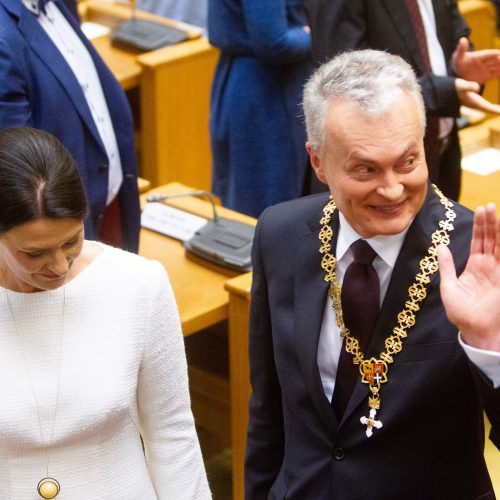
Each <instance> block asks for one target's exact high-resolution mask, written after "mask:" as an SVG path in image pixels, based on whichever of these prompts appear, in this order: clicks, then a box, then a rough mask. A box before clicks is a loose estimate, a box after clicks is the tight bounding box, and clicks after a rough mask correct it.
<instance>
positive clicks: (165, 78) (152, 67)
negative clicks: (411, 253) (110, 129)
mask: <svg viewBox="0 0 500 500" xmlns="http://www.w3.org/2000/svg"><path fill="white" fill-rule="evenodd" d="M79 12H80V16H81V19H82V21H90V22H95V23H99V24H102V25H105V26H107V27H109V28H110V29H111V30H114V29H116V28H117V27H118V26H119V25H120V24H121V23H122V22H123V21H124V20H127V19H129V18H130V16H131V9H130V7H128V6H126V5H123V4H118V3H109V2H104V1H98V0H84V1H83V2H81V3H80V4H79ZM137 17H138V18H144V19H149V20H154V21H156V22H160V23H163V24H167V25H171V26H174V27H177V28H181V29H186V30H187V31H188V34H189V38H190V39H189V40H188V41H186V42H182V43H179V44H176V45H172V46H169V47H163V48H160V49H157V50H153V51H150V52H144V53H137V52H133V51H128V50H124V49H122V48H118V47H115V46H113V45H112V44H111V41H110V39H109V36H108V35H104V36H100V37H98V38H95V39H93V40H92V43H93V44H94V46H95V47H96V49H97V51H98V52H99V54H100V55H101V57H102V58H103V59H104V61H105V62H106V64H107V65H108V66H109V67H110V69H111V71H112V72H113V74H114V75H115V77H116V78H117V80H118V81H119V82H120V84H121V85H122V87H123V89H124V90H126V91H128V92H129V93H134V92H136V91H138V94H139V96H138V109H137V110H136V113H135V114H136V115H138V116H136V119H137V118H138V123H137V125H138V133H137V137H136V147H137V151H138V160H139V171H140V175H141V177H144V178H145V179H147V180H149V181H150V182H151V183H152V185H153V186H158V185H161V184H165V183H167V182H174V181H175V182H182V183H184V184H187V185H195V186H197V187H198V188H199V189H210V182H211V153H210V137H209V128H208V126H209V113H210V89H211V84H212V75H213V72H214V69H215V64H216V62H217V58H218V51H217V49H215V48H213V47H212V46H210V44H209V43H208V40H207V39H206V38H205V37H202V30H201V29H200V28H196V27H194V26H189V25H186V24H184V23H178V22H175V21H171V20H168V19H165V18H163V17H160V16H155V15H153V14H148V13H145V12H138V13H137Z"/></svg>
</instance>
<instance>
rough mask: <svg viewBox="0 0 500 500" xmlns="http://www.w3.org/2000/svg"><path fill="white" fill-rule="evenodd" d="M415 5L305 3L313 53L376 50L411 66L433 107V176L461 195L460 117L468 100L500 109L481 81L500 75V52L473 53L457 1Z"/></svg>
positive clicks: (391, 0)
mask: <svg viewBox="0 0 500 500" xmlns="http://www.w3.org/2000/svg"><path fill="white" fill-rule="evenodd" d="M410 4H412V0H306V10H307V13H308V18H309V24H310V27H311V35H312V50H313V58H314V59H315V60H316V62H319V63H323V62H325V61H327V60H328V59H330V58H331V57H333V56H334V55H335V54H338V53H340V52H342V51H345V50H351V49H365V48H371V49H377V50H385V51H388V52H390V53H392V54H397V55H399V56H401V57H402V58H403V59H404V60H405V61H407V62H408V63H409V64H411V66H412V68H413V69H414V71H415V72H416V74H417V76H418V77H419V83H420V85H421V87H422V92H423V95H424V101H425V106H426V110H427V125H428V130H427V136H426V142H425V151H426V156H427V164H428V166H429V172H430V178H431V181H432V182H435V183H436V184H437V185H438V186H439V187H440V189H441V190H442V191H443V192H444V194H445V195H446V196H449V197H451V198H452V199H454V200H458V197H459V194H460V179H461V166H460V160H461V152H460V144H459V139H458V133H457V126H456V123H455V119H456V118H457V117H459V116H460V105H461V104H464V105H466V106H469V107H472V108H477V109H481V110H484V111H488V112H492V113H498V112H499V111H500V107H499V106H496V105H493V104H491V103H489V102H488V101H486V100H485V99H483V98H482V97H481V96H480V94H479V91H480V85H482V84H484V83H485V82H487V81H488V80H490V79H492V78H497V77H498V76H499V75H500V62H499V61H500V51H498V50H482V51H476V52H470V51H469V50H468V49H469V43H468V40H467V37H468V36H469V34H470V30H469V27H468V26H467V24H466V22H465V20H464V19H463V17H462V16H461V15H460V13H459V11H458V7H457V2H456V0H446V1H444V0H413V9H411V8H410V7H409V5H410ZM410 10H413V14H410ZM416 26H417V27H416ZM439 118H441V119H440V120H439Z"/></svg>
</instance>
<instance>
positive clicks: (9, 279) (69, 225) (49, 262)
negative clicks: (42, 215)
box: [0, 219, 84, 293]
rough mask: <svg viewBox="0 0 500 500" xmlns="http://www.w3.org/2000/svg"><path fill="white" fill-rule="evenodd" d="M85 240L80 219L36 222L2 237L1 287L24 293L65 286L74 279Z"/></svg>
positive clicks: (24, 225) (18, 227) (0, 238)
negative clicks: (75, 265) (75, 263)
mask: <svg viewBox="0 0 500 500" xmlns="http://www.w3.org/2000/svg"><path fill="white" fill-rule="evenodd" d="M83 238H84V231H83V221H81V220H78V219H37V220H34V221H31V222H27V223H25V224H21V225H19V226H16V227H14V228H12V229H10V230H9V231H7V232H5V233H3V234H2V235H1V236H0V269H1V278H2V281H3V282H2V283H1V285H3V286H5V287H6V288H8V289H10V290H14V291H17V292H25V293H30V292H39V291H44V290H54V289H55V288H58V287H60V286H62V285H63V284H64V283H66V282H67V281H68V279H70V278H71V268H72V266H73V263H74V261H75V259H77V257H78V256H79V255H80V252H81V250H82V245H83Z"/></svg>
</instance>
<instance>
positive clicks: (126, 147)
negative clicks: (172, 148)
mask: <svg viewBox="0 0 500 500" xmlns="http://www.w3.org/2000/svg"><path fill="white" fill-rule="evenodd" d="M73 3H74V2H73ZM0 82H1V85H0V128H6V127H12V126H31V127H35V128H40V129H43V130H45V131H47V132H50V133H52V134H53V135H55V136H56V137H57V138H58V139H59V140H60V141H61V142H62V143H63V145H64V146H65V147H66V148H67V149H68V150H69V152H70V153H71V155H72V156H73V157H74V158H75V160H76V162H77V165H78V169H79V172H80V176H81V178H82V181H83V184H84V187H85V193H86V195H87V198H88V203H89V211H90V214H89V217H88V218H87V220H86V221H85V235H86V237H87V239H100V240H102V241H105V242H108V243H111V244H114V245H116V246H121V247H123V248H125V249H127V250H130V251H133V252H137V250H138V245H139V230H140V207H139V193H138V188H137V168H136V162H135V148H134V127H133V123H132V113H131V111H130V107H129V104H128V101H127V98H126V96H125V93H124V92H123V90H122V89H121V87H120V85H119V83H118V82H117V81H116V79H115V78H114V76H113V75H112V73H111V71H110V70H109V69H108V68H107V67H106V65H105V63H104V62H103V61H102V59H101V58H100V57H99V55H98V54H97V52H96V50H95V49H94V47H93V46H92V44H91V43H90V42H89V40H88V39H87V38H86V37H85V35H84V34H83V33H82V31H81V29H80V27H79V25H78V22H77V21H76V19H75V17H74V15H72V14H71V13H70V11H69V10H68V9H67V8H66V6H65V5H64V4H63V3H62V2H60V1H59V0H53V1H52V0H51V1H50V2H44V1H41V2H40V4H39V2H37V1H33V2H28V1H23V0H0Z"/></svg>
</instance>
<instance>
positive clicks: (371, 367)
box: [319, 184, 457, 437]
mask: <svg viewBox="0 0 500 500" xmlns="http://www.w3.org/2000/svg"><path fill="white" fill-rule="evenodd" d="M432 187H433V189H434V191H435V193H436V194H437V196H438V197H439V201H440V202H441V204H442V205H443V206H444V207H445V217H446V219H443V220H441V221H439V224H438V229H436V230H435V231H434V232H433V233H432V245H431V246H430V247H429V249H428V251H427V255H426V256H425V257H424V258H422V259H421V260H420V272H419V273H418V274H417V275H416V276H415V282H414V283H413V284H412V285H411V286H410V287H409V288H408V300H407V301H406V302H405V307H404V309H403V310H402V311H401V312H400V313H399V314H398V316H397V325H396V326H395V327H394V329H393V331H392V335H390V336H389V337H387V338H386V339H385V351H383V352H381V353H380V356H379V358H378V359H377V358H370V359H369V360H365V356H364V354H363V352H361V349H360V346H359V341H358V339H357V338H356V337H353V336H352V335H351V332H350V331H349V329H348V328H346V326H345V324H344V318H343V314H342V303H341V300H340V294H341V290H342V288H341V286H340V285H339V284H338V283H337V274H336V272H335V264H336V259H335V257H334V255H333V254H332V245H331V241H332V237H333V230H332V228H331V227H330V222H331V219H332V214H333V213H334V212H335V209H336V208H337V207H336V204H335V201H334V200H333V199H330V201H329V202H328V203H327V205H326V206H325V208H324V209H323V217H322V218H321V220H320V224H321V226H322V227H321V231H320V233H319V240H320V242H321V247H320V249H319V251H320V253H321V254H323V257H322V259H321V268H322V269H323V270H324V271H325V278H324V279H325V281H326V282H327V283H328V284H329V288H328V295H329V296H330V297H331V298H332V300H333V304H332V307H333V310H334V312H335V318H336V322H337V326H338V327H339V328H340V334H341V337H342V338H343V339H344V345H345V350H346V351H347V352H348V353H349V354H352V357H353V359H352V362H353V364H355V365H359V372H360V374H361V381H362V382H363V383H364V384H368V386H369V388H370V392H371V395H370V396H369V398H368V406H369V407H370V416H369V417H361V419H360V420H361V423H362V424H363V425H366V426H367V429H366V435H367V436H368V437H371V435H372V434H373V428H377V429H379V428H380V427H382V422H381V421H380V420H376V418H375V417H376V414H377V410H379V409H380V388H381V387H380V386H381V384H384V383H386V382H387V381H388V375H387V374H388V370H389V365H390V364H391V363H393V361H394V356H395V355H396V354H398V353H399V352H401V351H402V350H403V339H405V338H406V337H407V336H408V333H407V331H408V329H409V328H411V327H412V326H413V325H414V324H415V314H416V313H417V312H418V311H419V310H420V303H421V302H422V301H423V300H424V299H425V298H426V297H427V285H428V283H429V282H430V278H431V276H432V275H433V274H434V273H435V272H436V271H437V270H438V267H439V266H438V260H437V247H438V245H441V244H443V245H446V246H448V245H449V244H450V234H449V233H450V231H453V229H454V227H453V221H454V220H455V218H456V216H457V214H456V213H455V212H454V210H453V203H452V202H451V201H450V200H448V198H446V197H445V196H444V195H443V193H441V191H440V190H439V189H438V188H437V187H436V186H435V185H434V184H433V185H432Z"/></svg>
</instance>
